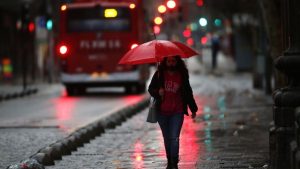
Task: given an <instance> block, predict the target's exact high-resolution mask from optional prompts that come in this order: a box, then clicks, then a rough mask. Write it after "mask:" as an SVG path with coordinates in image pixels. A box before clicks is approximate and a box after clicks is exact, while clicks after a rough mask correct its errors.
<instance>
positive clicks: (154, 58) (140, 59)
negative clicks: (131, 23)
mask: <svg viewBox="0 0 300 169" xmlns="http://www.w3.org/2000/svg"><path fill="white" fill-rule="evenodd" d="M175 55H179V56H180V57H182V58H189V57H191V56H195V55H199V54H198V53H197V52H196V51H195V50H193V49H192V48H190V47H188V46H186V45H185V44H183V43H180V42H174V41H167V40H152V41H149V42H146V43H143V44H141V45H139V46H137V47H135V48H133V49H131V50H129V51H128V52H127V53H126V54H125V55H124V56H123V57H122V58H121V60H120V61H119V64H144V63H155V62H160V61H161V60H162V59H163V58H164V57H169V56H175Z"/></svg>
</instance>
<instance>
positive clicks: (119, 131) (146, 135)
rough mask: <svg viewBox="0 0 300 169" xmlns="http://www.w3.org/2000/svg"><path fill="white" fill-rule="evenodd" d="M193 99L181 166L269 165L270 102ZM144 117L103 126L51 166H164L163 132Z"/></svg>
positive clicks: (222, 97)
mask: <svg viewBox="0 0 300 169" xmlns="http://www.w3.org/2000/svg"><path fill="white" fill-rule="evenodd" d="M195 99H196V102H197V104H198V107H199V111H198V112H197V117H196V119H191V118H190V117H187V116H185V120H184V124H183V128H182V131H181V137H180V162H179V168H180V169H196V168H201V169H219V168H263V166H267V165H266V162H267V157H268V141H267V140H268V138H267V137H268V136H267V135H266V133H268V125H267V123H264V124H261V123H262V122H263V121H268V120H269V118H270V116H268V113H265V112H267V111H270V108H269V107H264V106H257V107H255V106H254V107H246V106H245V105H235V106H234V107H232V106H231V105H234V104H233V103H232V102H233V100H234V99H232V98H228V97H226V96H225V95H218V97H217V96H200V95H196V97H195ZM228 99H230V100H228ZM245 100H246V101H247V99H245ZM246 101H245V102H246ZM249 103H250V102H249V101H247V102H246V104H249ZM241 107H242V108H243V109H241ZM241 110H243V111H241ZM259 114H260V115H259ZM263 115H264V116H263ZM146 116H147V110H145V111H143V112H142V113H140V114H138V115H136V116H134V117H133V118H131V119H128V121H126V122H125V123H123V124H122V125H121V126H118V127H117V128H116V129H112V130H107V131H106V132H105V133H104V134H103V135H101V137H97V138H96V139H95V140H92V141H91V143H90V144H86V145H85V146H84V147H82V148H79V149H78V151H77V152H74V154H73V155H72V156H66V157H64V158H63V160H62V161H57V162H56V165H55V166H52V167H49V168H53V169H60V168H64V167H63V166H68V167H69V168H112V169H113V168H114V169H125V168H126V169H127V168H128V169H130V168H134V169H142V168H146V169H147V168H149V169H152V168H155V169H159V168H165V167H166V163H167V162H166V161H167V159H166V155H165V150H164V144H163V138H162V134H161V131H160V129H159V126H158V124H149V123H146V122H145V119H146ZM258 138H259V139H258ZM253 142H255V143H256V144H253ZM47 168H48V167H47Z"/></svg>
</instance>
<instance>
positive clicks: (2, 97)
mask: <svg viewBox="0 0 300 169" xmlns="http://www.w3.org/2000/svg"><path fill="white" fill-rule="evenodd" d="M37 92H38V89H37V88H28V89H25V90H22V91H19V92H13V93H5V94H0V102H3V101H8V100H12V99H16V98H19V97H25V96H29V95H31V94H35V93H37Z"/></svg>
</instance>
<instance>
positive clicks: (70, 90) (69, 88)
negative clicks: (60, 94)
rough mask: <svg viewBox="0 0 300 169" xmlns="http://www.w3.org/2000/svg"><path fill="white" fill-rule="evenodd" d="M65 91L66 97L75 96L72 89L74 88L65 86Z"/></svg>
mask: <svg viewBox="0 0 300 169" xmlns="http://www.w3.org/2000/svg"><path fill="white" fill-rule="evenodd" d="M66 90H67V95H68V96H74V95H75V89H74V87H71V86H66Z"/></svg>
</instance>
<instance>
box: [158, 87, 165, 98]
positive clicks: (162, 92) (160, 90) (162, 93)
mask: <svg viewBox="0 0 300 169" xmlns="http://www.w3.org/2000/svg"><path fill="white" fill-rule="evenodd" d="M158 94H159V95H160V96H164V94H165V90H164V88H162V87H161V88H159V90H158Z"/></svg>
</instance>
